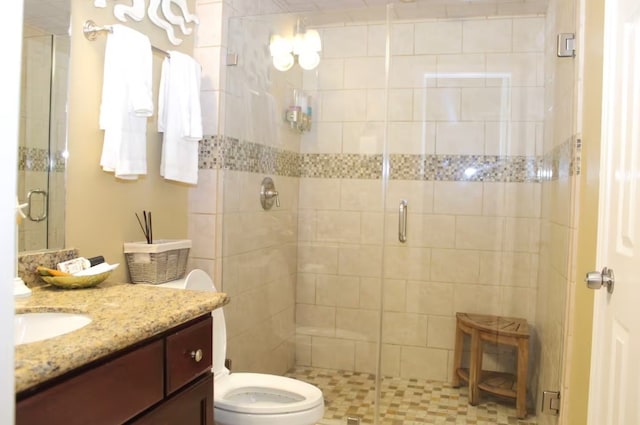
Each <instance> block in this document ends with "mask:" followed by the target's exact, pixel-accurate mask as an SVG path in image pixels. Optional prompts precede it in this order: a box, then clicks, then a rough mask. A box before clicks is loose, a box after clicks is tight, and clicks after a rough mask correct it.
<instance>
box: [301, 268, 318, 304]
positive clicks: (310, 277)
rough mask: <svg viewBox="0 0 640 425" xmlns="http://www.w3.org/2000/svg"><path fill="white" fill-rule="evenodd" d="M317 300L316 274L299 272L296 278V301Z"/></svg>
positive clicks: (307, 302) (308, 301)
mask: <svg viewBox="0 0 640 425" xmlns="http://www.w3.org/2000/svg"><path fill="white" fill-rule="evenodd" d="M315 302H316V275H315V274H311V273H299V274H298V278H297V280H296V303H299V304H315Z"/></svg>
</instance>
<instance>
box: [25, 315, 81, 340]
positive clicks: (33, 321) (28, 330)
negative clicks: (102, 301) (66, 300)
mask: <svg viewBox="0 0 640 425" xmlns="http://www.w3.org/2000/svg"><path fill="white" fill-rule="evenodd" d="M89 323H91V318H90V317H89V316H87V315H85V314H79V313H63V312H47V313H19V314H16V315H15V316H14V319H13V335H14V342H15V345H20V344H27V343H29V342H36V341H42V340H44V339H49V338H53V337H54V336H60V335H64V334H66V333H69V332H73V331H75V330H78V329H80V328H82V327H84V326H87V325H88V324H89Z"/></svg>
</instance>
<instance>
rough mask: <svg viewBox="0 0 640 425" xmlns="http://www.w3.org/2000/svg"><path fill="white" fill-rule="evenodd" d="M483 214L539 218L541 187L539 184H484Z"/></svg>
mask: <svg viewBox="0 0 640 425" xmlns="http://www.w3.org/2000/svg"><path fill="white" fill-rule="evenodd" d="M483 186H484V196H483V207H482V213H483V214H484V215H496V216H507V217H539V216H540V204H541V202H540V200H541V194H542V192H541V187H540V184H538V183H483Z"/></svg>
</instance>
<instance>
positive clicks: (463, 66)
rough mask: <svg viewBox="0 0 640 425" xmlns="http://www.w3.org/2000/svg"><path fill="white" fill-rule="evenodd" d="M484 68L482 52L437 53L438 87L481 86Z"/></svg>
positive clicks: (484, 58) (483, 82) (484, 59)
mask: <svg viewBox="0 0 640 425" xmlns="http://www.w3.org/2000/svg"><path fill="white" fill-rule="evenodd" d="M486 69H487V67H486V57H485V55H484V54H465V55H439V56H438V87H482V86H484V85H485V72H486Z"/></svg>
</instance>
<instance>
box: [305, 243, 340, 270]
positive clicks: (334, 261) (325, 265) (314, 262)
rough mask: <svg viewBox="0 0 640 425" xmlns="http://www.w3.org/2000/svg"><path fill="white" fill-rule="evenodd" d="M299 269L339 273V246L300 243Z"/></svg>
mask: <svg viewBox="0 0 640 425" xmlns="http://www.w3.org/2000/svg"><path fill="white" fill-rule="evenodd" d="M298 271H300V272H307V273H333V274H335V273H337V272H338V247H337V246H319V245H308V244H303V243H300V244H298Z"/></svg>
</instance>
